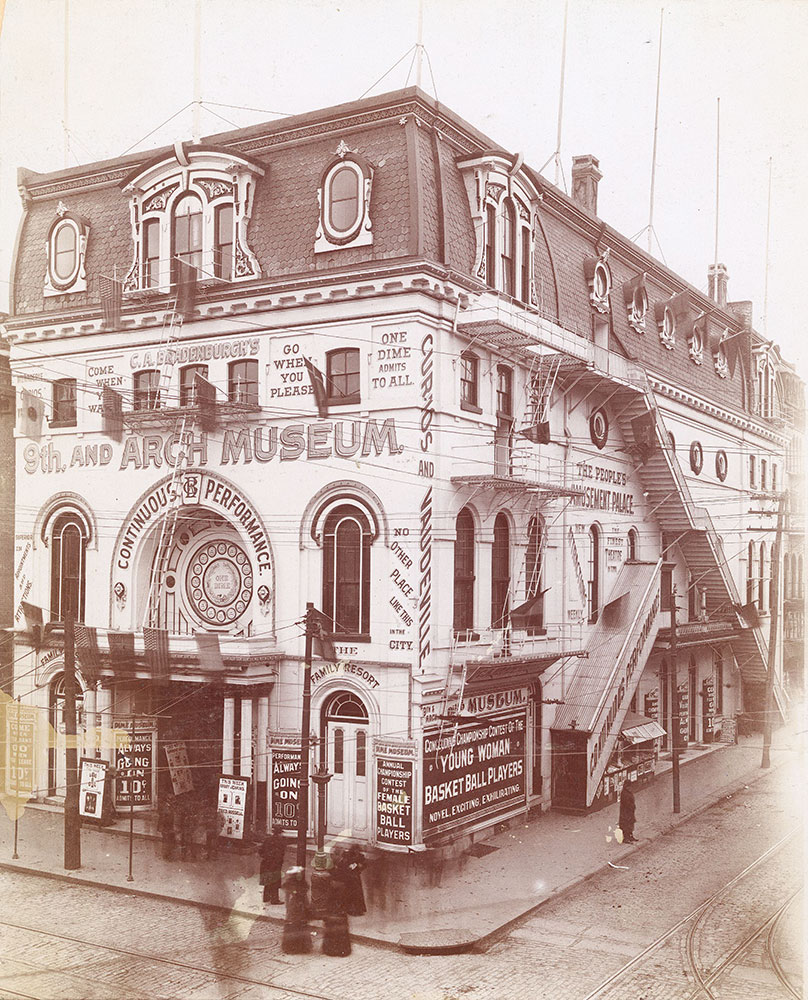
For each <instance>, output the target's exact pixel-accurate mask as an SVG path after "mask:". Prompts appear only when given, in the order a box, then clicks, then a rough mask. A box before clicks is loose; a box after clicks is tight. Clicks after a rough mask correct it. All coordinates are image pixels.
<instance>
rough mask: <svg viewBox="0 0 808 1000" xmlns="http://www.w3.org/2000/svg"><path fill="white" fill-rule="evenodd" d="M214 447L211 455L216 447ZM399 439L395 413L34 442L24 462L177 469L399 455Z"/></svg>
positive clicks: (37, 468) (52, 467)
mask: <svg viewBox="0 0 808 1000" xmlns="http://www.w3.org/2000/svg"><path fill="white" fill-rule="evenodd" d="M214 447H215V449H216V451H215V453H213V448H214ZM403 450H404V449H403V447H402V446H401V445H399V443H398V438H397V429H396V422H395V419H394V418H393V417H388V418H386V419H385V420H383V421H380V420H376V419H375V418H373V417H370V418H369V419H368V420H315V421H312V422H310V423H304V422H302V421H297V422H295V423H289V424H283V425H281V426H270V425H269V424H268V423H267V422H262V423H259V424H257V425H256V426H254V427H251V428H246V427H238V428H226V429H225V430H224V433H223V436H222V440H221V441H215V442H214V441H213V440H212V439H211V438H209V436H208V434H207V433H206V432H204V431H201V432H199V433H198V434H193V433H191V432H186V433H185V434H159V433H153V434H130V435H128V436H127V437H125V438H124V439H123V441H122V442H121V444H120V445H118V444H116V445H113V444H110V443H109V442H107V441H104V442H101V443H100V444H87V443H84V442H82V443H81V444H73V445H71V444H67V445H62V444H61V442H60V443H59V445H58V447H57V446H56V445H55V444H54V442H52V441H50V442H48V443H47V444H45V445H38V444H34V442H30V443H29V444H27V445H25V447H24V448H23V452H22V457H23V466H24V468H25V471H26V472H27V473H29V475H33V474H34V473H35V472H44V473H56V472H64V471H65V470H67V469H74V468H79V469H87V470H89V469H96V468H103V467H105V466H110V465H111V466H113V467H114V468H118V469H120V470H122V471H123V470H129V469H149V468H155V469H161V468H164V467H166V468H170V469H173V468H174V466H175V465H176V464H177V462H178V461H182V460H187V461H188V462H190V463H192V464H194V465H208V464H209V463H210V462H216V463H217V464H219V465H248V464H250V463H251V462H258V463H266V462H271V461H273V460H278V461H281V462H293V461H296V460H297V459H300V458H304V459H306V460H307V461H316V460H318V459H328V458H332V457H336V458H355V457H360V458H368V457H374V456H375V457H378V456H380V455H382V454H385V453H386V454H388V455H399V454H401V452H402V451H403Z"/></svg>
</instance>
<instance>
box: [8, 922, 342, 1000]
mask: <svg viewBox="0 0 808 1000" xmlns="http://www.w3.org/2000/svg"><path fill="white" fill-rule="evenodd" d="M0 927H7V928H10V929H13V930H16V931H22V932H24V933H27V934H32V935H38V936H40V937H48V938H52V939H54V940H57V941H61V942H65V943H67V944H74V945H80V946H82V947H85V948H94V949H97V950H99V951H104V952H108V953H110V954H112V955H115V956H118V957H121V958H128V959H137V960H138V961H142V962H147V963H148V962H153V963H156V964H159V965H166V966H171V967H172V968H175V969H183V970H185V971H188V972H194V973H197V974H199V975H202V976H210V977H212V978H213V979H214V980H215V981H222V980H230V981H233V982H237V983H241V984H243V985H246V986H260V987H261V988H262V989H264V990H271V991H273V994H277V995H279V996H280V997H282V998H285V997H289V996H293V997H301V998H303V1000H340V998H338V997H331V996H326V995H325V994H323V993H312V992H311V991H308V990H301V989H297V988H295V987H293V986H277V985H275V984H273V983H271V982H269V981H268V980H266V979H255V978H253V977H251V976H243V975H239V973H237V972H225V971H223V970H222V969H216V968H211V967H210V966H204V965H196V964H194V963H192V962H183V961H180V960H178V959H176V958H165V957H164V956H162V955H156V954H154V953H152V952H146V951H138V950H136V949H132V948H120V947H117V946H115V945H111V944H104V943H101V942H98V941H89V940H87V939H86V938H80V937H74V936H72V935H69V934H59V933H57V932H55V931H46V930H42V929H41V928H37V927H29V926H27V925H25V924H17V923H14V922H12V921H9V920H0ZM20 964H23V965H27V966H30V967H31V968H33V969H36V970H38V972H39V973H42V974H46V975H57V976H63V977H66V978H74V979H75V978H78V979H81V980H83V981H84V982H87V983H93V984H96V985H98V986H99V987H104V986H106V987H107V988H109V987H110V985H111V984H110V983H107V982H105V981H104V980H102V979H94V978H93V977H90V976H80V975H79V976H77V975H76V973H74V972H70V971H67V970H64V969H55V968H50V967H48V966H46V965H39V964H37V963H33V962H30V961H28V960H23V961H20ZM31 974H32V975H33V974H34V973H31ZM3 978H5V977H2V978H0V996H2V997H3V998H5V997H6V996H10V997H22V998H25V1000H43V998H42V996H41V994H39V995H36V994H28V993H23V992H20V991H19V990H13V989H9V988H7V987H6V986H5V985H3V982H2V979H3ZM119 995H120V994H119Z"/></svg>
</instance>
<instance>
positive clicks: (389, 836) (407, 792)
mask: <svg viewBox="0 0 808 1000" xmlns="http://www.w3.org/2000/svg"><path fill="white" fill-rule="evenodd" d="M413 770H414V761H413V760H412V759H405V758H403V757H398V756H396V757H381V756H379V752H378V749H377V751H376V842H377V843H378V844H391V845H392V844H395V845H397V846H399V847H407V846H408V845H410V844H412V786H413Z"/></svg>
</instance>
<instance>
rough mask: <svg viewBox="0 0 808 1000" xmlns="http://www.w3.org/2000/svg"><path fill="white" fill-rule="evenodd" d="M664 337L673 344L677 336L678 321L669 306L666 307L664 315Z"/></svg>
mask: <svg viewBox="0 0 808 1000" xmlns="http://www.w3.org/2000/svg"><path fill="white" fill-rule="evenodd" d="M662 336H663V337H664V339H665V340H667V341H668V342H669V343H673V339H674V337H675V336H676V319H675V318H674V315H673V312H672V311H671V310H670V309H668V307H667V306H666V307H665V312H664V313H663V314H662Z"/></svg>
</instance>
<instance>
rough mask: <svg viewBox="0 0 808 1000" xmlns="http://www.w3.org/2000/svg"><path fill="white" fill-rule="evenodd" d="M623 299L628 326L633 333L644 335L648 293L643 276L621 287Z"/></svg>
mask: <svg viewBox="0 0 808 1000" xmlns="http://www.w3.org/2000/svg"><path fill="white" fill-rule="evenodd" d="M623 297H624V300H625V303H626V312H627V314H628V325H629V326H630V327H631V329H632V330H633V331H634V332H635V333H645V319H646V316H647V315H648V292H647V291H646V288H645V275H644V274H640V275H638V276H637V277H636V278H634V279H633V280H632V281H627V282H626V284H625V285H624V286H623Z"/></svg>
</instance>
